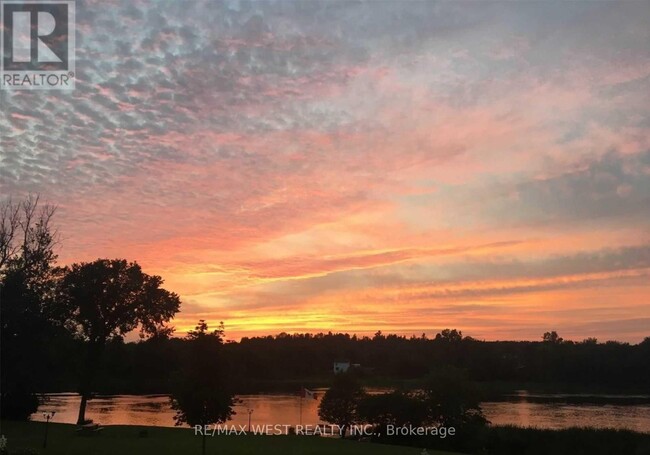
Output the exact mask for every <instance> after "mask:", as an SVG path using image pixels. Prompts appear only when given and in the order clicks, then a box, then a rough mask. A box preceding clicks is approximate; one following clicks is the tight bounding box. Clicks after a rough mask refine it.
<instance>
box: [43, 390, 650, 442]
mask: <svg viewBox="0 0 650 455" xmlns="http://www.w3.org/2000/svg"><path fill="white" fill-rule="evenodd" d="M237 398H238V402H239V403H238V404H237V406H236V408H235V411H236V415H235V416H234V417H233V419H232V422H231V423H233V424H236V425H247V424H248V418H249V410H250V411H251V414H250V418H251V422H252V423H253V424H254V425H258V424H261V425H265V424H281V425H296V424H299V423H302V424H303V425H309V424H317V423H320V422H321V421H320V419H319V418H318V400H314V399H302V400H301V399H300V398H299V397H298V396H295V395H289V394H260V395H240V396H238V397H237ZM576 398H579V399H577V400H576ZM627 398H631V399H632V400H626V399H627ZM590 399H593V400H592V401H593V403H589V401H590ZM626 401H632V402H634V403H635V404H625V402H626ZM79 402H80V398H79V396H78V395H77V394H48V395H47V401H46V402H45V403H44V404H42V405H41V406H40V407H39V410H38V411H37V412H36V413H35V414H34V415H33V416H32V419H33V420H43V416H42V412H43V411H56V415H55V416H54V419H53V420H52V421H53V422H61V423H75V422H76V419H77V412H78V409H79ZM576 402H577V403H576ZM596 403H597V404H596ZM481 406H482V408H483V411H484V413H485V415H486V417H487V418H488V420H490V422H491V423H492V424H496V425H506V424H508V425H517V426H531V427H537V428H550V429H562V428H569V427H575V426H581V427H591V428H618V429H629V430H634V431H640V432H646V433H650V396H626V395H618V396H612V395H592V396H584V395H531V394H528V393H526V392H525V391H520V392H519V393H517V394H514V395H513V396H511V397H509V398H508V399H507V401H499V402H485V403H482V405H481ZM173 417H174V411H173V410H172V409H171V407H170V403H169V397H168V396H166V395H111V396H98V397H96V398H94V399H92V400H90V401H89V402H88V408H87V411H86V418H90V419H93V420H94V421H95V422H97V423H100V424H102V425H153V426H162V427H171V426H174V419H173Z"/></svg>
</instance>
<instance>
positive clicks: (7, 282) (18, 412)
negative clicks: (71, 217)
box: [0, 196, 57, 420]
mask: <svg viewBox="0 0 650 455" xmlns="http://www.w3.org/2000/svg"><path fill="white" fill-rule="evenodd" d="M55 211H56V209H55V207H53V206H51V205H46V204H42V203H41V202H40V200H39V197H38V196H28V197H26V198H24V199H22V200H20V201H13V200H11V199H6V200H4V201H2V202H0V312H1V313H2V318H1V326H0V338H1V339H0V363H1V365H0V372H1V378H0V383H1V384H2V388H1V393H0V414H2V416H3V417H4V418H11V419H19V420H22V419H27V418H29V416H30V414H32V413H33V412H35V411H36V408H37V406H38V398H37V395H36V394H35V391H36V389H37V388H38V383H39V381H40V380H41V379H42V378H43V377H44V376H45V374H44V371H43V370H44V364H45V362H44V357H45V354H46V346H47V341H48V340H51V339H52V337H53V333H54V332H53V325H52V319H51V315H50V314H49V313H48V308H49V306H48V305H47V303H48V302H49V301H50V299H51V297H52V295H53V289H54V282H55V269H54V261H55V260H56V254H55V252H54V247H55V244H56V238H57V235H56V230H55V229H54V228H53V227H52V218H53V216H54V214H55Z"/></svg>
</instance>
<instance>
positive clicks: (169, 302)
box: [57, 259, 180, 425]
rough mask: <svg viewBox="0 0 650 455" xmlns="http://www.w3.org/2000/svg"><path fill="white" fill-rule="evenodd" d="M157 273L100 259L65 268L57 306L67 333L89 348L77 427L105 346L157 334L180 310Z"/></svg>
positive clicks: (82, 418) (81, 383)
mask: <svg viewBox="0 0 650 455" xmlns="http://www.w3.org/2000/svg"><path fill="white" fill-rule="evenodd" d="M162 284H163V280H162V278H161V277H159V276H156V275H147V274H146V273H143V272H142V269H141V268H140V266H139V265H138V264H137V263H135V262H127V261H126V260H124V259H113V260H110V259H98V260H96V261H94V262H90V263H81V264H73V265H72V266H70V267H67V268H66V269H65V274H64V276H63V279H61V281H60V283H59V287H58V293H57V302H58V306H59V308H60V309H61V310H63V312H64V314H65V323H66V326H67V327H68V329H69V330H70V331H71V332H72V333H73V334H74V335H75V336H77V337H79V338H81V339H82V340H84V341H85V342H86V344H87V353H86V358H85V360H84V364H83V369H82V372H81V381H80V385H79V392H80V394H81V405H80V406H79V417H78V419H77V423H78V424H80V425H81V424H83V423H84V422H85V413H86V403H87V401H88V399H89V397H90V394H91V393H92V387H93V383H94V378H95V374H96V372H97V368H98V366H99V362H100V360H101V356H102V352H103V350H104V347H105V345H106V342H107V341H109V340H112V339H116V338H121V337H124V336H125V335H126V334H127V333H129V332H131V331H133V330H135V329H138V328H139V330H140V335H141V337H143V338H145V337H148V336H154V335H161V334H166V333H168V332H169V331H170V330H171V329H170V328H169V327H168V326H167V325H166V323H167V322H169V320H170V319H172V318H173V317H174V315H175V314H176V312H177V311H178V309H179V306H180V299H179V297H178V295H176V294H175V293H173V292H169V291H167V290H165V289H163V288H161V285H162Z"/></svg>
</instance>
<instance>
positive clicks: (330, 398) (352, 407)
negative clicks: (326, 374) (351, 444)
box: [318, 372, 365, 437]
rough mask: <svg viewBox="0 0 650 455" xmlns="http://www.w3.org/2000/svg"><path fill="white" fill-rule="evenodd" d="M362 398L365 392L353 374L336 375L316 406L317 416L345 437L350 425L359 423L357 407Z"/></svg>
mask: <svg viewBox="0 0 650 455" xmlns="http://www.w3.org/2000/svg"><path fill="white" fill-rule="evenodd" d="M364 397H365V391H364V390H363V387H362V386H361V384H360V382H359V381H358V380H357V378H356V376H355V374H354V373H353V372H347V373H341V374H337V375H336V376H335V377H334V382H333V383H332V386H331V387H330V388H329V389H328V390H327V392H325V395H324V396H323V399H322V400H321V402H320V405H319V406H318V416H319V417H320V418H321V419H323V420H324V421H325V422H329V423H332V424H335V425H338V426H339V427H340V428H341V435H342V436H343V437H345V433H346V431H347V429H348V428H349V427H350V425H353V424H355V423H357V422H359V415H358V406H359V403H360V401H361V399H362V398H364Z"/></svg>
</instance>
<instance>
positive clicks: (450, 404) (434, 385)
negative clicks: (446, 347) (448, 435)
mask: <svg viewBox="0 0 650 455" xmlns="http://www.w3.org/2000/svg"><path fill="white" fill-rule="evenodd" d="M420 398H421V399H422V401H423V403H424V405H425V406H426V409H427V418H426V420H427V421H428V423H430V424H435V425H443V426H446V427H455V428H457V429H459V428H466V427H468V426H476V425H478V426H480V425H484V424H485V423H486V422H487V421H486V420H485V417H484V416H483V411H482V410H481V407H480V405H479V403H480V394H479V391H478V389H477V388H476V386H475V385H474V384H473V383H472V382H470V381H469V379H468V378H467V375H466V373H465V372H464V371H463V370H460V369H458V368H454V367H450V366H446V367H443V368H440V369H437V370H436V371H434V372H433V373H432V374H431V375H430V376H429V378H428V379H427V381H426V383H425V385H424V387H423V390H422V392H421V395H420Z"/></svg>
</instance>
